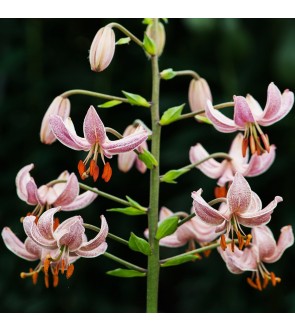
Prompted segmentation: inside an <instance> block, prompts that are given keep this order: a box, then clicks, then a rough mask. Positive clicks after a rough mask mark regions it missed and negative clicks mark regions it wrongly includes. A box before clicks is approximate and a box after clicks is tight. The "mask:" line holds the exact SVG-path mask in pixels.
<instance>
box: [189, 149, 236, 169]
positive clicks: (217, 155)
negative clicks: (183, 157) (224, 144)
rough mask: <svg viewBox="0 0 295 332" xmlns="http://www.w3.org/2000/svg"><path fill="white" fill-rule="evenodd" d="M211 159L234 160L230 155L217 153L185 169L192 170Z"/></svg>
mask: <svg viewBox="0 0 295 332" xmlns="http://www.w3.org/2000/svg"><path fill="white" fill-rule="evenodd" d="M211 158H224V159H227V160H232V157H231V156H230V155H229V154H227V153H224V152H216V153H212V154H210V155H209V156H208V157H206V158H204V159H202V160H200V161H198V162H197V163H194V164H190V165H187V166H185V167H183V168H187V169H189V170H191V169H193V168H195V167H197V166H199V165H201V164H202V163H204V162H205V161H207V160H209V159H211Z"/></svg>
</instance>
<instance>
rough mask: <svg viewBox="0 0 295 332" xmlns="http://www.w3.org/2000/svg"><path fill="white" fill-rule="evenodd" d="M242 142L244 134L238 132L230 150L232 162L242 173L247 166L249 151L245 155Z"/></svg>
mask: <svg viewBox="0 0 295 332" xmlns="http://www.w3.org/2000/svg"><path fill="white" fill-rule="evenodd" d="M242 143H243V134H241V133H238V134H237V136H236V137H235V138H234V140H233V141H232V144H231V147H230V149H229V152H228V154H229V155H230V157H231V158H232V160H231V162H232V164H233V165H234V168H235V171H236V172H241V173H242V172H243V171H245V167H246V166H245V165H246V163H247V160H248V153H246V156H245V157H243V154H242ZM247 152H248V150H247Z"/></svg>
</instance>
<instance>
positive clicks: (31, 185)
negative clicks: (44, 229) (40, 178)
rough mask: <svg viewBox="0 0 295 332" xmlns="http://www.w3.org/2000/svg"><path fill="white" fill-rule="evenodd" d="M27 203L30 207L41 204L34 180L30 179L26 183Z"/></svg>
mask: <svg viewBox="0 0 295 332" xmlns="http://www.w3.org/2000/svg"><path fill="white" fill-rule="evenodd" d="M27 193H28V198H27V203H28V204H30V205H37V204H38V203H40V204H42V203H43V202H41V201H40V199H39V196H38V188H37V185H36V183H35V180H34V179H33V178H31V179H30V180H29V181H28V183H27Z"/></svg>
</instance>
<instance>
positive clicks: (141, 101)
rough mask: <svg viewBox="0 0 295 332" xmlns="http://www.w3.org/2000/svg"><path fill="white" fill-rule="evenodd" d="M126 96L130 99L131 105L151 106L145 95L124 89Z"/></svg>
mask: <svg viewBox="0 0 295 332" xmlns="http://www.w3.org/2000/svg"><path fill="white" fill-rule="evenodd" d="M122 92H123V94H124V95H125V97H126V98H127V99H128V101H129V103H130V104H131V105H136V106H143V107H150V106H151V104H150V103H149V102H148V101H147V100H146V99H145V98H143V97H141V96H140V95H136V94H134V93H130V92H126V91H122Z"/></svg>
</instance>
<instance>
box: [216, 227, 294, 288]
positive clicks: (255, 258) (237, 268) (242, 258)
mask: <svg viewBox="0 0 295 332" xmlns="http://www.w3.org/2000/svg"><path fill="white" fill-rule="evenodd" d="M252 237H253V241H252V244H251V245H250V246H249V247H247V248H245V249H244V250H243V251H242V250H240V249H239V248H238V247H236V248H235V249H234V251H230V250H225V251H224V250H221V249H220V248H218V251H219V253H220V255H221V257H222V258H223V260H224V261H225V263H226V266H227V268H228V269H229V271H230V272H232V273H235V274H240V273H243V272H245V271H252V277H251V278H247V282H248V283H249V285H250V286H252V287H253V288H255V289H258V290H262V289H264V288H266V286H267V284H268V282H269V281H271V283H272V285H273V286H275V285H276V284H277V283H278V282H281V278H278V277H276V276H275V274H274V273H273V272H269V271H268V270H267V269H266V267H265V266H264V264H263V263H274V262H276V261H278V260H279V259H280V258H281V256H282V254H283V253H284V251H285V250H286V249H287V248H289V247H290V246H292V245H293V244H294V234H293V231H292V226H290V225H288V226H284V227H283V228H281V234H280V236H279V239H278V242H277V243H276V241H275V239H274V236H273V233H272V231H271V230H270V229H269V228H268V227H267V226H257V227H254V228H253V229H252ZM261 279H262V281H263V283H261Z"/></svg>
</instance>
